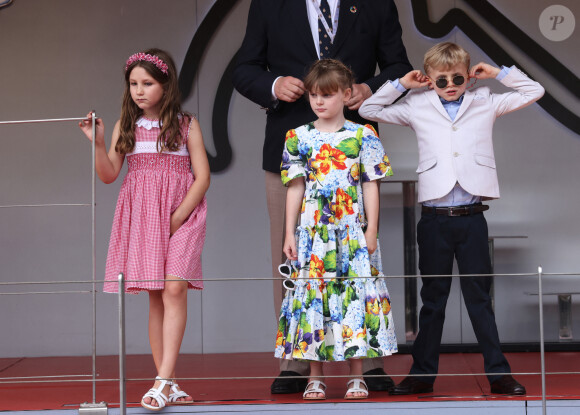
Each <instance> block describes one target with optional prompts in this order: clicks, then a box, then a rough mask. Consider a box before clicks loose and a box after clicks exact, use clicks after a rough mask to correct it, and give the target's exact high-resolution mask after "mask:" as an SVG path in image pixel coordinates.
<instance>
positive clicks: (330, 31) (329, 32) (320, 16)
mask: <svg viewBox="0 0 580 415" xmlns="http://www.w3.org/2000/svg"><path fill="white" fill-rule="evenodd" d="M312 4H314V8H315V9H316V13H317V14H318V20H320V21H321V22H322V26H323V27H324V30H326V34H327V35H328V37H329V38H330V43H333V42H334V37H335V36H336V29H337V27H338V8H339V7H340V0H338V1H337V2H336V6H335V10H334V20H333V21H332V23H333V24H332V29H331V28H330V26H328V23H327V22H326V19H325V18H324V16H323V14H322V11H321V10H320V5H319V4H318V1H317V0H312ZM332 15H333V13H330V16H331V17H332Z"/></svg>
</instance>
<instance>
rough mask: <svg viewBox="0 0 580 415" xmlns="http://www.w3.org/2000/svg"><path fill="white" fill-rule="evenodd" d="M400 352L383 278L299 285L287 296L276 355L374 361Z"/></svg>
mask: <svg viewBox="0 0 580 415" xmlns="http://www.w3.org/2000/svg"><path fill="white" fill-rule="evenodd" d="M396 352H397V339H396V336H395V330H394V325H393V316H392V312H391V302H390V298H389V293H388V290H387V286H386V284H385V281H384V279H382V278H376V279H375V278H364V279H360V278H359V279H355V278H349V279H341V280H334V281H331V282H328V283H325V282H321V281H319V280H309V281H298V282H297V283H296V286H295V289H294V291H288V292H287V293H286V296H285V298H284V301H283V304H282V309H281V313H280V320H279V324H278V332H277V338H276V350H275V354H274V355H275V357H278V358H281V359H304V360H314V361H343V360H347V359H353V358H354V359H356V358H374V357H384V356H389V355H392V354H393V353H396Z"/></svg>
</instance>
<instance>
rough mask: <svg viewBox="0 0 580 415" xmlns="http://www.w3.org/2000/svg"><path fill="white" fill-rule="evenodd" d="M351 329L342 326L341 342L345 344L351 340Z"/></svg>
mask: <svg viewBox="0 0 580 415" xmlns="http://www.w3.org/2000/svg"><path fill="white" fill-rule="evenodd" d="M353 334H354V333H353V332H352V329H351V328H350V327H348V326H342V341H343V342H347V341H349V340H350V339H351V338H352V335H353Z"/></svg>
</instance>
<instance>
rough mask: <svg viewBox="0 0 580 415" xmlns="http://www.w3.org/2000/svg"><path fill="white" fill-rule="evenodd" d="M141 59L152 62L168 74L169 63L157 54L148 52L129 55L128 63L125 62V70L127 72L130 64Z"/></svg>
mask: <svg viewBox="0 0 580 415" xmlns="http://www.w3.org/2000/svg"><path fill="white" fill-rule="evenodd" d="M139 61H146V62H151V63H152V64H153V65H155V66H157V69H159V70H160V71H161V72H163V73H164V74H165V75H168V73H167V64H166V63H165V62H163V61H162V60H161V59H159V58H158V57H157V56H155V55H149V54H148V53H143V52H139V53H135V54H134V55H131V56H129V59H127V63H126V64H125V72H127V69H129V66H131V65H132V64H134V63H135V62H139Z"/></svg>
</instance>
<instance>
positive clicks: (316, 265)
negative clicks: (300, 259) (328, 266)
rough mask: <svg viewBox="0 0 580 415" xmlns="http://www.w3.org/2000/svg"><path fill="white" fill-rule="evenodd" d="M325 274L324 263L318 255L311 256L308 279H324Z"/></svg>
mask: <svg viewBox="0 0 580 415" xmlns="http://www.w3.org/2000/svg"><path fill="white" fill-rule="evenodd" d="M324 272H325V271H324V261H323V260H321V259H320V258H318V257H317V256H316V255H314V254H312V255H311V256H310V271H309V273H308V278H310V279H317V278H322V276H323V275H324Z"/></svg>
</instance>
